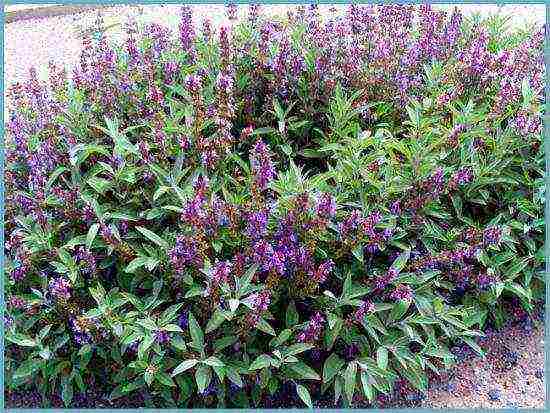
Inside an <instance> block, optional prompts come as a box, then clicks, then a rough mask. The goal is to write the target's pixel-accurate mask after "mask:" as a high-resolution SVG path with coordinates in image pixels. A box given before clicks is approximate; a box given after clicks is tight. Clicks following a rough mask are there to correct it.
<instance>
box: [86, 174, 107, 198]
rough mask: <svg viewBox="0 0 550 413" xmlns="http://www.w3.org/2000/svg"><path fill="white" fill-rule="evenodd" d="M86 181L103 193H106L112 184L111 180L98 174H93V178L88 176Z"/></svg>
mask: <svg viewBox="0 0 550 413" xmlns="http://www.w3.org/2000/svg"><path fill="white" fill-rule="evenodd" d="M86 183H87V184H88V185H90V186H91V187H92V188H94V189H95V190H96V192H98V193H99V194H101V195H104V194H105V192H107V191H108V190H109V189H110V188H111V186H112V184H111V181H109V180H107V179H104V178H98V177H97V176H92V177H91V178H88V179H87V181H86Z"/></svg>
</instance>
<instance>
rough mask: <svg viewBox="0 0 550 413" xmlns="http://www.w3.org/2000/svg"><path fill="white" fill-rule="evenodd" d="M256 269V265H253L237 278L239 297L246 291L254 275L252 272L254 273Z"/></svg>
mask: <svg viewBox="0 0 550 413" xmlns="http://www.w3.org/2000/svg"><path fill="white" fill-rule="evenodd" d="M257 270H258V265H253V266H252V267H250V268H249V269H248V270H247V271H246V272H245V273H244V275H243V276H242V277H241V278H240V279H239V289H238V295H239V297H242V296H243V295H244V294H245V293H246V290H247V289H248V287H249V286H250V283H251V281H252V278H253V277H254V274H256V271H257Z"/></svg>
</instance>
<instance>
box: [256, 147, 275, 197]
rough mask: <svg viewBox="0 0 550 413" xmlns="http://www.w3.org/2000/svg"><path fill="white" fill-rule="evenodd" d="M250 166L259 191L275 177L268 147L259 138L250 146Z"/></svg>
mask: <svg viewBox="0 0 550 413" xmlns="http://www.w3.org/2000/svg"><path fill="white" fill-rule="evenodd" d="M250 166H251V167H252V173H253V175H254V183H255V184H256V186H257V187H258V188H259V189H260V190H261V191H263V190H265V189H266V188H267V185H268V184H269V182H271V180H272V179H273V178H274V177H275V167H274V165H273V161H272V160H271V153H270V151H269V148H268V147H267V145H266V144H265V143H264V142H263V141H262V140H260V139H258V141H256V144H255V145H254V147H253V148H252V153H251V154H250Z"/></svg>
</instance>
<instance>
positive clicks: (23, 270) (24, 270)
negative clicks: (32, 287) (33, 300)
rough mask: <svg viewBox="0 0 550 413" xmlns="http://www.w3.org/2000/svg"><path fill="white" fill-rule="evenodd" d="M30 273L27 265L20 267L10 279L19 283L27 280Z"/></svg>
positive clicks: (12, 273)
mask: <svg viewBox="0 0 550 413" xmlns="http://www.w3.org/2000/svg"><path fill="white" fill-rule="evenodd" d="M28 272H29V268H28V267H27V266H26V265H20V266H18V267H17V268H15V269H14V270H13V271H12V272H11V274H10V278H11V280H12V281H13V282H15V283H19V282H21V281H23V280H24V279H25V277H26V276H27V274H28Z"/></svg>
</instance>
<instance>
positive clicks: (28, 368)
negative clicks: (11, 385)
mask: <svg viewBox="0 0 550 413" xmlns="http://www.w3.org/2000/svg"><path fill="white" fill-rule="evenodd" d="M43 361H44V360H42V361H41V360H40V359H29V360H25V361H24V362H23V363H21V365H20V366H19V367H18V368H17V370H15V373H14V374H13V378H14V379H19V378H22V377H27V376H30V375H31V374H32V373H34V372H35V371H37V370H39V369H40V368H41V367H42V366H43V365H44V364H43Z"/></svg>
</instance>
